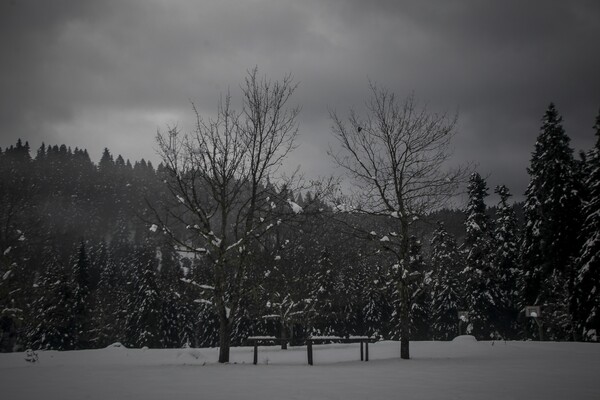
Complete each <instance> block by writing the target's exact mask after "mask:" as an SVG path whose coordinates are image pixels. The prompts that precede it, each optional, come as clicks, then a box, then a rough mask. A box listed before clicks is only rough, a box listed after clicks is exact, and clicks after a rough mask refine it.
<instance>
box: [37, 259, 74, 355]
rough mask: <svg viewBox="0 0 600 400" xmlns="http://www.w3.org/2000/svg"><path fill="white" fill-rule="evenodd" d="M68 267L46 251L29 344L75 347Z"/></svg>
mask: <svg viewBox="0 0 600 400" xmlns="http://www.w3.org/2000/svg"><path fill="white" fill-rule="evenodd" d="M69 275H70V271H69V268H67V267H65V265H64V264H62V263H61V262H59V260H58V259H57V258H56V257H55V256H54V254H52V255H49V256H48V257H47V259H46V262H45V271H44V274H43V275H42V277H41V279H40V281H39V282H38V283H37V284H36V286H37V288H36V291H37V294H38V297H37V299H36V300H35V302H34V303H33V305H32V310H33V311H32V316H31V318H30V321H29V328H28V338H29V344H30V345H31V347H32V348H34V349H43V350H71V349H73V347H74V341H75V337H74V330H73V326H74V320H73V316H72V313H71V311H72V303H73V302H72V298H73V297H72V295H73V293H72V288H71V285H70V279H69Z"/></svg>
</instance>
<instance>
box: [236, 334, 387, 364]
mask: <svg viewBox="0 0 600 400" xmlns="http://www.w3.org/2000/svg"><path fill="white" fill-rule="evenodd" d="M246 340H247V342H248V343H250V344H251V345H252V346H253V347H254V359H253V364H254V365H256V364H257V363H258V346H266V345H273V344H281V343H282V342H286V343H288V341H289V339H288V338H278V337H275V336H249V337H248V338H247V339H246ZM329 342H334V343H360V361H369V343H375V342H377V339H376V338H372V337H369V336H351V337H347V338H344V337H341V336H312V337H310V338H308V339H306V352H307V356H308V365H313V344H323V343H329Z"/></svg>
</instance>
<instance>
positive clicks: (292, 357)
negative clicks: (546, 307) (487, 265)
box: [0, 337, 600, 400]
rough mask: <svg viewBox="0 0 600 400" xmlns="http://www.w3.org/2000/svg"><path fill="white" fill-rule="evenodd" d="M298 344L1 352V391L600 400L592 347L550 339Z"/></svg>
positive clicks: (145, 398)
mask: <svg viewBox="0 0 600 400" xmlns="http://www.w3.org/2000/svg"><path fill="white" fill-rule="evenodd" d="M314 349H315V350H314V360H315V365H314V366H312V367H311V366H308V365H307V364H306V348H305V347H292V348H291V349H289V350H279V349H278V348H277V347H260V348H259V357H258V360H259V365H256V366H255V365H252V348H251V347H239V348H233V349H232V357H231V358H232V363H231V364H228V365H220V364H217V363H216V360H217V349H169V350H148V349H126V348H123V347H120V348H119V347H112V348H106V349H101V350H84V351H69V352H56V351H44V352H38V355H39V361H38V362H36V363H29V362H26V361H25V354H24V353H11V354H0V393H2V399H7V400H8V399H10V400H16V399H40V400H53V399H57V400H59V399H62V400H68V399H74V400H75V399H77V400H82V399H102V400H106V399H133V400H138V399H139V400H152V399H157V400H158V399H164V400H170V399H173V400H179V399H195V400H198V399H403V400H408V399H478V400H482V399H527V400H532V399H565V400H566V399H577V400H580V399H600V345H594V344H586V343H550V342H542V343H540V342H495V343H493V342H475V341H473V340H471V339H470V338H469V337H460V338H457V340H455V341H453V342H412V343H411V353H412V357H413V358H412V359H411V360H401V359H399V358H398V354H399V343H397V342H379V343H376V344H371V345H370V346H369V350H370V359H371V361H369V362H360V361H358V360H359V358H360V354H359V345H358V344H336V345H318V346H314Z"/></svg>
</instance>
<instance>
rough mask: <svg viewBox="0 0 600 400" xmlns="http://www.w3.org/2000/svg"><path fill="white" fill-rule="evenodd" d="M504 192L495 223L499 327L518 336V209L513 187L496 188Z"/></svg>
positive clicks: (494, 257)
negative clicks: (515, 206) (511, 199)
mask: <svg viewBox="0 0 600 400" xmlns="http://www.w3.org/2000/svg"><path fill="white" fill-rule="evenodd" d="M494 192H495V193H496V194H498V196H500V202H499V204H498V209H497V212H496V221H495V224H494V226H495V227H494V249H493V254H492V267H493V268H494V270H495V272H494V274H495V276H497V277H498V290H499V294H500V299H501V301H500V303H501V304H499V305H498V306H499V307H500V309H499V314H500V321H499V329H500V332H501V334H502V336H503V337H504V338H514V337H516V335H517V332H518V326H517V320H518V317H519V304H520V297H521V293H520V291H519V290H518V280H519V279H518V278H519V272H520V269H519V231H518V229H519V228H518V222H517V217H516V214H515V210H514V208H513V206H512V205H509V204H508V199H509V198H510V197H511V194H510V191H509V190H508V188H507V187H506V186H504V185H500V186H497V187H496V189H495V191H494Z"/></svg>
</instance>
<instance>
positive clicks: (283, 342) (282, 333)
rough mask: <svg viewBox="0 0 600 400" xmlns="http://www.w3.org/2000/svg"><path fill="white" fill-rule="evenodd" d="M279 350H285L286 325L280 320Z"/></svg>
mask: <svg viewBox="0 0 600 400" xmlns="http://www.w3.org/2000/svg"><path fill="white" fill-rule="evenodd" d="M281 350H287V326H286V325H285V322H283V320H282V322H281Z"/></svg>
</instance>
